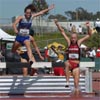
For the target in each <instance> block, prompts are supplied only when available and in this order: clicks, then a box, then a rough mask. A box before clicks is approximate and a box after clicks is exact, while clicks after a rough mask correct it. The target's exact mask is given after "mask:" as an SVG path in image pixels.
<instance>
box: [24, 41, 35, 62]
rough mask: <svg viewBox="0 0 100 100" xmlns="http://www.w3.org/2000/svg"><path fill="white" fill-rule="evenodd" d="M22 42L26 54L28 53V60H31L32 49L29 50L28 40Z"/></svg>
mask: <svg viewBox="0 0 100 100" xmlns="http://www.w3.org/2000/svg"><path fill="white" fill-rule="evenodd" d="M24 44H25V46H26V48H27V54H28V57H29V61H33V59H32V57H33V54H32V50H31V47H30V40H25V41H24ZM33 62H34V61H33Z"/></svg>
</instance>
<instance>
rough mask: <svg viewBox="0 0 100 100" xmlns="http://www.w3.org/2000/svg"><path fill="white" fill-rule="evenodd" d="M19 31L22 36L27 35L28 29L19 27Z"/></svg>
mask: <svg viewBox="0 0 100 100" xmlns="http://www.w3.org/2000/svg"><path fill="white" fill-rule="evenodd" d="M19 33H20V35H22V36H24V35H29V29H20V31H19Z"/></svg>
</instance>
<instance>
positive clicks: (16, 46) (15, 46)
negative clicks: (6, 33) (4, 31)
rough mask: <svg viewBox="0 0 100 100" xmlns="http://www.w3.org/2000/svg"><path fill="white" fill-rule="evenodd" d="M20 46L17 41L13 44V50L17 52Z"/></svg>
mask: <svg viewBox="0 0 100 100" xmlns="http://www.w3.org/2000/svg"><path fill="white" fill-rule="evenodd" d="M19 47H20V43H19V42H17V41H15V42H14V44H13V46H12V52H16V50H17V49H18V48H19Z"/></svg>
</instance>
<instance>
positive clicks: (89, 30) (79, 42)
mask: <svg viewBox="0 0 100 100" xmlns="http://www.w3.org/2000/svg"><path fill="white" fill-rule="evenodd" d="M86 26H87V32H88V33H87V35H86V36H85V37H83V38H81V39H79V40H78V45H80V44H81V43H82V42H84V41H86V40H87V39H89V38H90V37H91V35H92V30H91V28H90V25H89V22H87V23H86Z"/></svg>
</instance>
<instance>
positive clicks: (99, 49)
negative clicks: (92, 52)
mask: <svg viewBox="0 0 100 100" xmlns="http://www.w3.org/2000/svg"><path fill="white" fill-rule="evenodd" d="M96 57H100V46H98V49H97V52H96Z"/></svg>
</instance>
